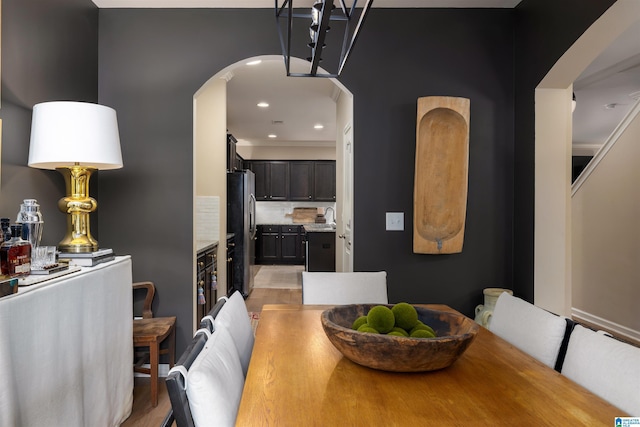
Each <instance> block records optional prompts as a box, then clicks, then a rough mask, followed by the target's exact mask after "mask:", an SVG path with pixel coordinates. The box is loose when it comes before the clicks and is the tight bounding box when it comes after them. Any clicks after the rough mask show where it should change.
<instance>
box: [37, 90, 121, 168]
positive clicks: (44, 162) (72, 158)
mask: <svg viewBox="0 0 640 427" xmlns="http://www.w3.org/2000/svg"><path fill="white" fill-rule="evenodd" d="M76 163H78V164H79V165H82V166H86V167H91V168H95V169H118V168H121V167H122V153H121V151H120V136H119V134H118V120H117V118H116V111H115V110H114V109H113V108H110V107H106V106H104V105H98V104H91V103H87V102H70V101H54V102H44V103H41V104H37V105H35V106H34V107H33V115H32V118H31V142H30V146H29V163H28V165H29V166H31V167H34V168H40V169H55V168H57V167H64V166H72V165H74V164H76Z"/></svg>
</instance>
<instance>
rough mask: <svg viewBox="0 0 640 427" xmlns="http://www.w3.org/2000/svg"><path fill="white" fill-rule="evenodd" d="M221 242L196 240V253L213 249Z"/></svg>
mask: <svg viewBox="0 0 640 427" xmlns="http://www.w3.org/2000/svg"><path fill="white" fill-rule="evenodd" d="M218 243H219V242H218V241H217V240H196V252H197V253H200V252H204V251H206V250H209V249H211V248H213V247H214V246H215V245H217V244H218Z"/></svg>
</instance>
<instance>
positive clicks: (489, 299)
mask: <svg viewBox="0 0 640 427" xmlns="http://www.w3.org/2000/svg"><path fill="white" fill-rule="evenodd" d="M503 292H506V293H508V294H509V295H513V291H512V290H511V289H504V288H485V289H484V290H483V291H482V293H483V294H484V304H480V305H478V306H477V307H476V317H475V319H474V320H475V321H476V323H478V324H480V325H482V326H484V327H485V328H487V327H489V322H490V321H491V315H492V314H493V309H494V308H495V306H496V301H498V297H499V296H500V295H501V294H502V293H503Z"/></svg>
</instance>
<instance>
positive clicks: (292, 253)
mask: <svg viewBox="0 0 640 427" xmlns="http://www.w3.org/2000/svg"><path fill="white" fill-rule="evenodd" d="M301 238H302V237H301V231H300V227H299V226H297V225H282V226H280V256H281V258H282V261H284V262H286V263H292V264H296V263H299V262H300V256H301V254H300V239H301Z"/></svg>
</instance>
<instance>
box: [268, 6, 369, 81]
mask: <svg viewBox="0 0 640 427" xmlns="http://www.w3.org/2000/svg"><path fill="white" fill-rule="evenodd" d="M312 1H313V5H312V6H311V8H307V7H305V8H298V9H294V5H293V0H275V12H276V25H277V27H278V36H279V37H280V46H281V48H282V56H283V58H284V64H285V67H286V71H287V76H294V77H338V76H339V75H340V73H341V72H342V70H343V69H344V66H345V63H346V62H347V59H348V58H349V55H350V54H351V51H352V50H353V46H354V45H355V43H356V40H357V39H358V35H359V33H360V29H361V28H362V24H363V23H364V20H365V18H366V16H367V13H368V12H369V9H370V8H371V5H372V3H373V0H365V5H364V7H363V8H362V9H361V10H359V9H356V6H357V3H358V0H353V3H352V5H351V6H350V7H349V6H348V5H347V1H346V0H335V3H337V4H338V7H336V6H335V5H334V0H312ZM280 2H281V4H279V3H280ZM307 4H308V2H307ZM358 12H359V14H358ZM294 18H295V21H294ZM356 20H357V22H356ZM294 22H296V25H294ZM300 22H302V25H299V24H300ZM340 35H342V37H340ZM292 55H293V56H294V57H296V56H299V57H301V58H307V60H308V61H309V62H310V67H309V72H307V73H302V72H293V71H292V70H291V56H292ZM323 56H327V61H325V62H324V63H323V67H322V69H325V70H328V69H329V68H331V69H336V70H337V71H336V72H333V73H330V72H327V73H322V72H321V73H318V68H319V67H320V61H323V60H324V59H325V58H323ZM329 57H330V58H331V59H329Z"/></svg>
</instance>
